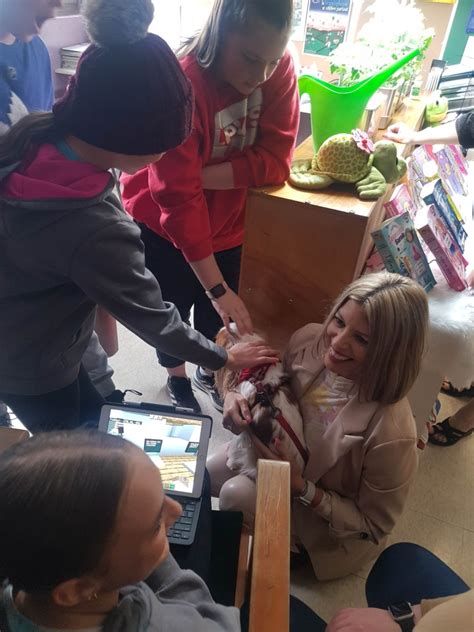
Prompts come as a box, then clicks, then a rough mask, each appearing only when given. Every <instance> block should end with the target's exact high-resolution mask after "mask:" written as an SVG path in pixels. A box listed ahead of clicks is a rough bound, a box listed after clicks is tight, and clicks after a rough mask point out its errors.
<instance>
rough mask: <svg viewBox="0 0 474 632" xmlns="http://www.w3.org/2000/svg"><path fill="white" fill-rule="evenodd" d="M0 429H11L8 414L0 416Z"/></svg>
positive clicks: (11, 425)
mask: <svg viewBox="0 0 474 632" xmlns="http://www.w3.org/2000/svg"><path fill="white" fill-rule="evenodd" d="M0 428H13V424H12V420H11V419H10V415H9V414H8V413H5V414H4V415H0Z"/></svg>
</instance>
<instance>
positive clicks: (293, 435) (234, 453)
mask: <svg viewBox="0 0 474 632" xmlns="http://www.w3.org/2000/svg"><path fill="white" fill-rule="evenodd" d="M231 329H232V333H229V332H228V331H227V330H226V329H225V328H223V329H221V330H220V331H219V333H218V334H217V339H216V342H217V344H219V345H221V346H222V347H224V348H226V349H228V348H229V347H230V346H232V345H233V344H235V343H236V342H262V341H264V339H263V338H262V337H261V336H259V335H258V334H246V335H244V336H239V334H238V333H237V331H236V328H235V326H234V324H233V323H232V325H231ZM216 386H217V389H218V391H219V394H220V396H221V397H222V398H223V399H224V398H225V396H226V395H227V393H229V392H230V391H235V392H237V393H240V394H241V395H243V396H244V397H245V399H246V400H247V401H248V404H249V407H250V412H251V415H252V422H251V424H250V426H251V428H252V431H253V433H254V434H255V435H256V436H257V437H258V438H259V439H260V440H261V441H262V442H263V443H264V444H265V445H266V446H268V448H269V449H270V450H272V452H274V453H275V454H277V451H276V449H275V439H277V440H279V445H280V449H281V452H282V453H283V454H284V455H285V456H286V457H287V458H288V459H289V461H290V463H291V464H292V465H295V466H296V468H297V469H298V471H300V472H302V471H303V470H304V467H305V465H306V462H307V460H308V454H307V451H306V444H305V439H304V433H303V419H302V417H301V413H300V411H299V407H298V403H297V402H296V400H295V398H294V397H293V394H292V392H291V389H290V385H289V377H288V375H287V374H286V373H285V370H284V368H283V364H282V362H277V363H276V364H270V365H264V366H262V367H256V368H254V369H244V370H243V371H240V372H239V371H237V372H234V371H231V370H229V369H226V368H223V369H220V370H219V371H217V373H216ZM227 456H228V459H227V467H228V468H229V469H230V470H233V471H238V472H239V473H240V474H245V475H247V476H248V477H249V478H251V479H253V480H255V479H256V477H257V453H256V450H255V447H254V445H253V443H252V439H251V438H250V435H249V433H248V432H242V433H241V434H240V435H238V436H236V437H234V438H233V439H232V441H231V442H230V445H229V451H228V455H227Z"/></svg>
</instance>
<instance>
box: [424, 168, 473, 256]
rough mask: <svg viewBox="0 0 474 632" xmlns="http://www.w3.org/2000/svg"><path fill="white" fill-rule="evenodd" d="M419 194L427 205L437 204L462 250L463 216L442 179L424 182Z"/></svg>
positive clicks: (464, 238) (463, 235) (464, 240)
mask: <svg viewBox="0 0 474 632" xmlns="http://www.w3.org/2000/svg"><path fill="white" fill-rule="evenodd" d="M421 196H422V198H423V200H424V202H425V204H426V205H427V206H430V205H431V204H434V205H435V206H437V208H438V209H439V211H440V213H441V214H442V215H443V217H444V219H445V222H446V224H447V226H448V228H449V230H450V232H451V234H452V236H453V237H454V239H455V240H456V242H457V244H458V246H459V248H460V249H461V251H462V252H464V247H465V244H466V239H467V233H466V230H465V229H464V226H463V217H462V214H461V211H460V210H459V208H458V206H457V205H456V204H455V203H454V201H453V198H452V197H451V196H450V195H449V192H448V191H447V189H446V185H444V184H443V181H442V180H440V179H438V180H436V181H434V182H428V184H425V186H424V187H423V190H422V192H421Z"/></svg>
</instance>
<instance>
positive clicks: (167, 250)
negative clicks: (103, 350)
mask: <svg viewBox="0 0 474 632" xmlns="http://www.w3.org/2000/svg"><path fill="white" fill-rule="evenodd" d="M140 229H141V231H142V241H143V243H144V244H145V263H146V266H147V268H148V269H149V270H150V272H152V273H153V274H154V275H155V277H156V278H157V279H158V283H159V284H160V287H161V292H162V295H163V299H164V300H165V301H169V302H170V303H173V304H174V305H176V307H177V309H178V311H179V313H180V315H181V318H182V319H183V321H184V322H186V323H188V324H189V316H190V312H191V308H192V306H193V305H194V303H195V300H196V297H197V295H198V292H199V290H200V289H201V284H200V283H199V281H198V279H197V278H196V276H195V274H194V272H193V270H192V268H191V266H190V265H189V264H188V262H187V261H186V259H185V258H184V256H183V255H182V253H181V252H180V251H179V250H178V249H177V248H175V247H174V246H173V244H172V243H170V242H169V241H168V240H166V239H163V238H162V237H160V236H159V235H157V234H156V233H154V232H153V231H152V230H150V229H149V228H147V227H146V226H145V225H144V224H140ZM156 355H157V356H158V361H159V363H160V364H161V366H163V367H165V368H166V370H167V371H168V376H169V377H168V382H167V389H168V393H169V396H170V399H171V401H172V402H173V404H174V405H175V406H179V407H181V408H191V409H193V410H195V411H196V412H200V411H201V408H200V406H199V403H198V401H197V399H196V398H195V396H194V394H193V389H192V387H191V380H189V379H188V377H187V375H186V365H185V363H184V362H183V361H182V360H181V359H179V358H174V357H173V356H171V355H169V354H167V353H162V352H161V351H157V352H156Z"/></svg>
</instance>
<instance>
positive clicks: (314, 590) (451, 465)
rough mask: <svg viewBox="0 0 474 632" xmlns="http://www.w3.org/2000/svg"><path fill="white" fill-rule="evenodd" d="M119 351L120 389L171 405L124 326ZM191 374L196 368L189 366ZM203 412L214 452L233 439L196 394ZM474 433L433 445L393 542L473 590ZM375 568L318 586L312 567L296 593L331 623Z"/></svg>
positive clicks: (446, 411) (445, 403)
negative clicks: (439, 563) (419, 550)
mask: <svg viewBox="0 0 474 632" xmlns="http://www.w3.org/2000/svg"><path fill="white" fill-rule="evenodd" d="M119 337H120V351H119V353H118V354H117V355H116V356H115V357H114V358H112V360H111V363H112V365H113V366H114V368H115V371H116V374H115V380H116V383H117V386H118V387H119V388H121V389H124V388H135V389H138V390H140V391H142V392H143V398H142V399H143V400H145V401H155V402H168V401H169V400H168V396H167V394H166V391H165V389H164V384H165V381H166V378H165V374H164V371H163V370H162V369H160V368H159V367H158V365H157V362H156V360H155V354H154V351H153V349H151V347H149V346H147V345H146V344H145V343H144V342H142V341H141V340H139V339H138V338H137V337H136V336H134V335H133V334H130V333H129V332H127V331H126V330H124V329H123V328H120V334H119ZM190 370H192V367H190ZM197 397H198V399H199V401H200V402H201V405H202V407H203V410H204V412H206V413H209V414H211V415H212V416H213V417H214V422H215V423H214V428H213V436H212V440H211V447H210V450H211V452H212V450H213V449H215V447H216V446H217V445H219V444H221V443H222V442H223V441H225V440H226V438H227V437H229V436H230V435H229V433H228V432H227V431H226V430H224V429H223V428H222V425H221V421H220V415H219V414H218V413H216V411H215V410H214V409H213V408H212V406H211V405H210V403H209V401H208V399H207V398H206V397H205V396H203V395H202V394H201V393H199V392H198V393H197ZM441 401H442V408H441V413H440V419H444V418H445V417H447V416H448V415H450V414H451V413H453V412H454V411H455V410H457V408H458V407H459V406H460V405H461V404H462V400H456V399H453V398H451V397H446V396H441ZM473 465H474V435H473V436H472V437H470V438H468V439H467V440H464V441H461V442H460V443H459V444H458V445H456V446H454V447H451V448H437V447H434V446H428V447H427V448H426V450H425V451H424V453H423V455H422V458H421V461H420V468H419V471H418V475H417V479H416V481H415V483H414V485H413V488H412V491H411V495H410V498H409V501H408V504H407V507H406V509H405V512H404V514H403V516H402V518H401V520H400V522H399V523H398V525H397V526H396V528H395V531H394V533H393V534H392V535H391V537H390V542H391V543H392V542H401V541H410V542H416V543H418V544H421V545H423V546H425V547H426V548H428V549H430V550H431V551H432V552H433V553H435V554H436V555H438V556H439V557H440V558H441V559H442V560H444V561H445V562H446V563H447V564H449V565H450V566H451V567H452V568H453V569H454V570H455V571H456V572H457V573H458V574H459V575H460V576H461V577H462V578H463V579H464V580H465V581H466V582H467V583H468V584H469V585H471V586H474V468H473ZM369 570H370V568H365V569H362V570H361V571H359V572H358V573H357V575H350V576H349V577H346V578H344V579H340V580H335V581H331V582H317V581H316V580H315V579H314V576H313V574H312V572H311V570H310V569H302V570H299V571H298V572H296V573H294V574H293V576H292V592H293V593H294V594H295V595H297V596H298V597H300V598H301V599H302V600H303V601H305V602H306V603H307V604H308V605H309V606H311V607H312V608H313V609H314V610H315V611H316V612H317V613H318V614H319V615H320V616H321V617H323V618H324V619H326V620H328V619H329V618H330V617H331V616H332V615H333V614H334V613H335V612H337V610H338V609H339V608H341V607H347V606H352V607H354V606H363V605H365V598H364V585H365V577H366V576H367V573H368V571H369Z"/></svg>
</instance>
